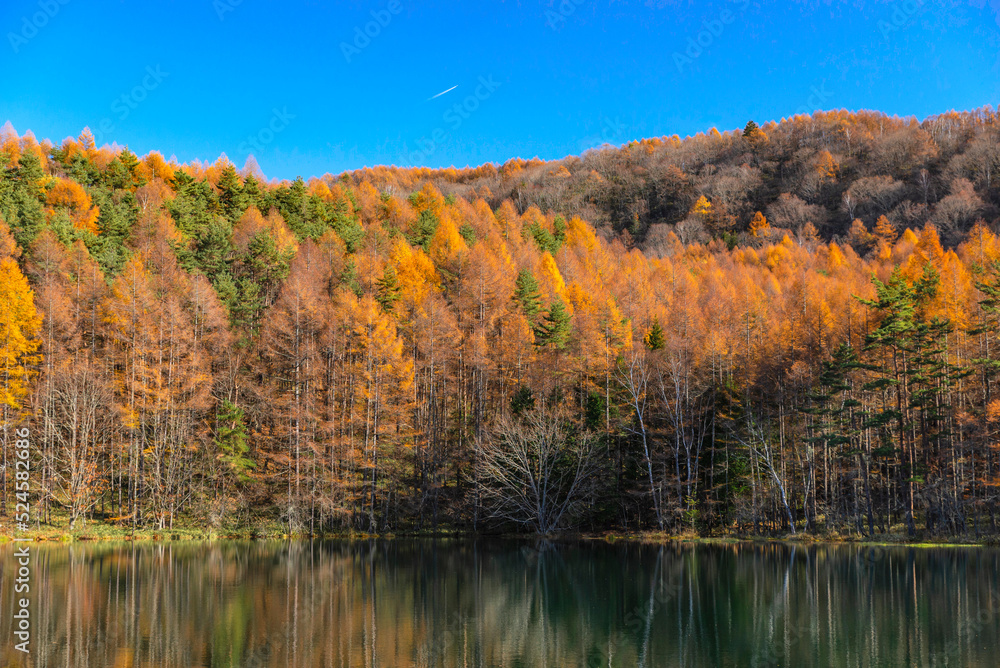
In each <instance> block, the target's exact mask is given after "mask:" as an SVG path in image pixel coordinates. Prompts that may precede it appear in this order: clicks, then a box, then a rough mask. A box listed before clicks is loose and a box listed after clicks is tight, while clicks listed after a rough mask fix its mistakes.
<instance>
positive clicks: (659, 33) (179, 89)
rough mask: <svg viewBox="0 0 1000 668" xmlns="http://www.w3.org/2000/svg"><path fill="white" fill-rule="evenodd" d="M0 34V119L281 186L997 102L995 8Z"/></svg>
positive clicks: (642, 2) (769, 7) (11, 8)
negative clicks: (809, 120) (809, 119)
mask: <svg viewBox="0 0 1000 668" xmlns="http://www.w3.org/2000/svg"><path fill="white" fill-rule="evenodd" d="M373 11H374V12H376V18H380V19H381V20H382V22H383V23H385V25H384V26H382V25H377V24H372V25H367V28H368V32H369V33H371V34H374V35H375V36H374V37H366V38H365V39H356V38H357V32H356V31H358V30H361V31H364V30H365V28H366V24H369V23H370V22H372V21H374V20H375V18H373V15H372V12H373ZM0 36H2V43H0V123H2V122H3V121H4V120H8V119H9V120H10V121H11V122H12V123H13V124H14V127H15V128H16V129H17V130H18V131H19V132H22V133H23V132H24V131H25V130H29V129H30V130H32V131H33V132H34V133H35V135H36V136H37V137H38V138H39V139H43V138H49V139H51V140H53V141H55V142H59V141H61V140H62V139H63V138H64V137H66V136H69V135H72V136H76V135H78V134H79V133H80V131H81V129H82V128H83V127H84V126H90V127H91V128H92V129H94V132H95V134H96V135H99V139H101V140H102V143H103V142H108V143H110V142H111V141H117V142H118V143H119V144H122V145H126V144H127V145H128V146H129V147H130V148H132V150H133V151H135V152H137V153H139V154H143V153H145V152H147V151H149V150H154V149H155V150H160V151H162V152H163V153H164V154H165V155H166V156H167V157H170V156H171V155H176V157H177V158H178V159H179V160H180V161H181V162H187V161H190V160H193V159H196V158H197V159H201V160H208V161H214V160H215V159H216V158H217V157H218V156H219V154H221V153H223V152H225V153H226V154H227V155H228V156H229V157H230V158H231V159H232V160H233V162H235V163H236V164H237V166H242V165H243V163H244V161H245V160H246V157H247V154H248V153H254V154H255V156H256V158H257V160H258V162H259V164H260V166H261V168H262V169H263V171H264V173H265V174H266V175H267V176H268V177H278V178H294V177H295V176H296V175H302V176H305V177H309V176H318V175H322V174H324V173H326V172H331V173H338V172H340V171H343V170H347V169H354V168H358V167H362V166H366V165H368V166H371V165H376V164H413V163H415V162H416V163H420V164H426V165H428V166H432V167H441V166H445V167H447V166H451V165H454V166H457V167H462V166H465V165H477V164H481V163H483V162H487V161H496V162H502V161H504V160H506V159H508V158H511V157H524V158H531V157H535V156H538V157H541V158H544V159H552V158H560V157H563V156H565V155H569V154H577V153H580V152H581V151H582V150H584V149H586V148H588V147H591V146H595V145H598V144H600V143H602V142H605V141H607V142H610V143H613V144H620V143H623V142H626V141H628V140H631V139H636V138H641V137H649V136H660V135H672V134H679V135H681V136H685V135H688V134H694V133H696V132H699V131H703V130H707V129H708V128H711V127H713V126H716V127H718V128H720V129H722V130H725V129H732V128H737V127H742V126H743V125H744V124H745V123H746V121H747V120H748V119H750V118H753V119H755V120H757V121H758V122H759V123H761V122H766V121H768V120H771V119H774V120H778V119H780V118H782V117H783V116H789V115H792V114H794V113H796V111H801V110H809V111H812V110H813V109H815V108H824V109H830V108H847V109H877V110H881V111H885V112H887V113H890V114H899V115H915V116H917V117H919V118H923V117H925V116H927V115H930V114H935V113H939V112H943V111H947V110H949V109H953V108H954V109H971V108H976V107H980V106H983V105H986V104H992V105H994V106H996V105H997V103H998V102H1000V0H968V1H965V2H962V1H958V0H954V1H952V0H922V1H921V0H899V1H897V2H886V1H885V0H881V1H874V2H854V1H840V0H834V1H830V0H799V1H797V2H761V1H758V0H752V1H751V0H730V1H729V2H693V1H692V2H689V1H687V0H683V1H681V0H639V1H624V0H565V1H561V0H551V1H550V0H520V1H517V0H462V1H449V2H443V1H439V0H419V1H418V0H372V1H365V2H362V1H360V0H348V1H341V2H318V1H316V0H287V1H286V2H283V3H280V4H279V3H270V2H265V1H264V0H150V1H149V2H145V1H139V0H33V1H32V0H4V2H2V3H0ZM366 39H367V42H366V41H365V40H366ZM699 41H700V42H701V45H700V46H692V44H693V43H695V44H696V43H697V42H699ZM345 44H346V45H349V46H350V48H349V49H345V47H344V45H345ZM151 73H154V74H155V76H154V74H151ZM484 81H485V82H487V83H488V84H489V85H486V84H484V83H482V82H484ZM453 86H457V88H454V90H451V91H450V92H448V93H446V94H444V95H442V96H440V97H438V98H435V99H430V98H432V96H434V95H436V94H438V93H440V92H442V91H445V90H447V89H449V88H452V87H453ZM477 93H478V97H477ZM123 96H124V98H123ZM456 105H459V108H458V110H456V109H455V106H456ZM276 112H277V114H276ZM102 124H103V127H104V130H103V131H102V130H101V127H102ZM251 139H252V141H251Z"/></svg>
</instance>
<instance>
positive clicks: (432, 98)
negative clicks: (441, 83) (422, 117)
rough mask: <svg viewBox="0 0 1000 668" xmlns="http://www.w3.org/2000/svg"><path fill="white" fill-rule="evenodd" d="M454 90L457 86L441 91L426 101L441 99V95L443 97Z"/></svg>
mask: <svg viewBox="0 0 1000 668" xmlns="http://www.w3.org/2000/svg"><path fill="white" fill-rule="evenodd" d="M456 88H458V86H452V87H451V88H449V89H448V90H443V91H441V92H440V93H438V94H437V95H435V96H434V97H429V98H427V101H428V102H430V101H431V100H434V99H437V98H439V97H441V96H442V95H444V94H445V93H450V92H451V91H453V90H455V89H456Z"/></svg>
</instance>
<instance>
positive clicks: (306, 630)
mask: <svg viewBox="0 0 1000 668" xmlns="http://www.w3.org/2000/svg"><path fill="white" fill-rule="evenodd" d="M5 549H6V550H7V552H6V554H4V555H2V556H0V559H4V560H5V561H4V562H3V563H9V562H10V559H11V553H10V549H11V548H5ZM33 550H34V551H35V553H36V555H37V559H36V562H35V567H36V569H37V570H36V575H35V583H36V586H34V587H33V589H32V592H33V594H32V595H33V596H34V598H33V599H32V605H33V614H35V615H36V616H35V617H33V629H34V630H35V633H36V635H35V636H34V640H35V643H33V649H34V650H35V651H36V654H35V655H34V656H33V660H34V661H35V665H39V666H42V665H46V666H55V665H58V666H67V667H68V668H76V667H83V666H126V665H132V666H135V667H136V668H138V667H140V666H156V667H158V668H159V667H164V668H172V667H175V666H176V667H178V668H179V667H182V666H183V667H185V668H187V667H189V666H250V667H252V668H263V667H265V666H310V667H311V666H317V667H318V666H323V667H326V666H336V667H339V666H348V667H352V668H353V667H354V666H370V667H371V668H377V667H392V666H418V667H423V666H427V667H430V666H435V667H439V666H515V665H523V666H543V665H545V666H571V667H573V666H598V665H599V666H630V667H631V666H643V665H645V666H662V665H683V666H724V667H735V666H746V665H963V666H972V667H977V666H992V665H995V661H994V657H993V656H992V655H991V652H992V650H991V649H990V647H989V646H988V644H981V643H977V641H976V638H980V637H995V635H996V633H998V632H1000V619H998V616H997V607H996V606H997V603H996V601H997V598H996V592H995V591H993V587H994V586H995V578H996V573H997V569H998V565H1000V555H997V554H996V553H995V552H989V551H986V550H978V551H972V550H967V551H963V550H954V549H952V550H914V549H906V548H896V549H893V548H885V549H883V550H878V551H876V552H871V551H869V550H864V551H862V550H859V549H856V548H851V547H839V548H833V547H816V546H811V547H801V546H799V547H793V546H783V545H745V544H736V545H721V546H697V547H695V546H690V545H680V544H675V545H665V546H656V547H650V546H643V545H636V544H627V545H606V544H565V543H559V544H552V543H544V542H543V543H538V544H534V545H531V546H528V547H521V546H518V545H510V544H507V543H492V544H491V543H468V542H448V541H440V542H430V541H408V540H397V541H388V542H386V541H370V542H353V543H348V542H329V543H318V542H317V543H307V542H297V543H240V544H222V543H220V544H208V545H205V544H203V545H191V544H174V543H165V544H156V545H142V546H120V545H93V546H91V545H88V546H77V545H73V546H69V547H46V546H38V547H37V548H33ZM859 555H861V558H859ZM0 578H2V580H0V596H8V595H9V594H10V592H11V589H10V588H11V587H12V574H11V572H10V570H9V569H4V570H3V571H2V572H0ZM4 600H6V599H4ZM937 610H948V611H949V615H947V616H945V615H935V614H933V613H934V611H937ZM956 629H970V632H968V633H963V632H958V631H956ZM11 638H12V636H11V629H10V627H6V628H4V629H2V630H0V643H2V649H0V665H13V664H14V663H15V662H16V661H20V658H19V657H18V656H17V655H15V654H14V652H15V651H16V650H14V649H13V643H11V642H10V640H11ZM15 660H16V661H15ZM935 661H936V662H937V663H936V664H935Z"/></svg>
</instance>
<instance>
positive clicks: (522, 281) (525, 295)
mask: <svg viewBox="0 0 1000 668" xmlns="http://www.w3.org/2000/svg"><path fill="white" fill-rule="evenodd" d="M514 301H515V302H517V304H518V306H520V307H521V313H523V314H524V317H526V318H527V319H528V320H529V321H533V320H534V318H535V316H537V315H538V312H539V311H541V310H542V294H541V292H539V290H538V281H537V280H536V279H535V277H534V276H532V275H531V272H530V271H528V270H527V269H522V270H521V271H520V272H518V274H517V280H515V281H514Z"/></svg>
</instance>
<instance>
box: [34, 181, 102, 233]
mask: <svg viewBox="0 0 1000 668" xmlns="http://www.w3.org/2000/svg"><path fill="white" fill-rule="evenodd" d="M46 201H47V204H48V208H47V209H46V212H47V213H48V215H49V217H51V216H52V215H53V214H54V213H55V210H56V207H65V208H66V209H68V212H69V216H70V220H72V221H73V227H75V228H77V229H78V230H83V231H85V232H91V233H93V234H97V233H98V231H99V230H98V228H97V219H98V217H99V216H100V215H101V210H100V208H99V207H96V206H94V203H93V201H92V200H91V199H90V195H88V194H87V191H86V190H84V189H83V186H81V185H80V184H79V183H77V182H76V181H70V180H68V179H59V178H57V179H55V186H54V187H53V188H52V189H51V190H49V194H48V198H47V200H46Z"/></svg>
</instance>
